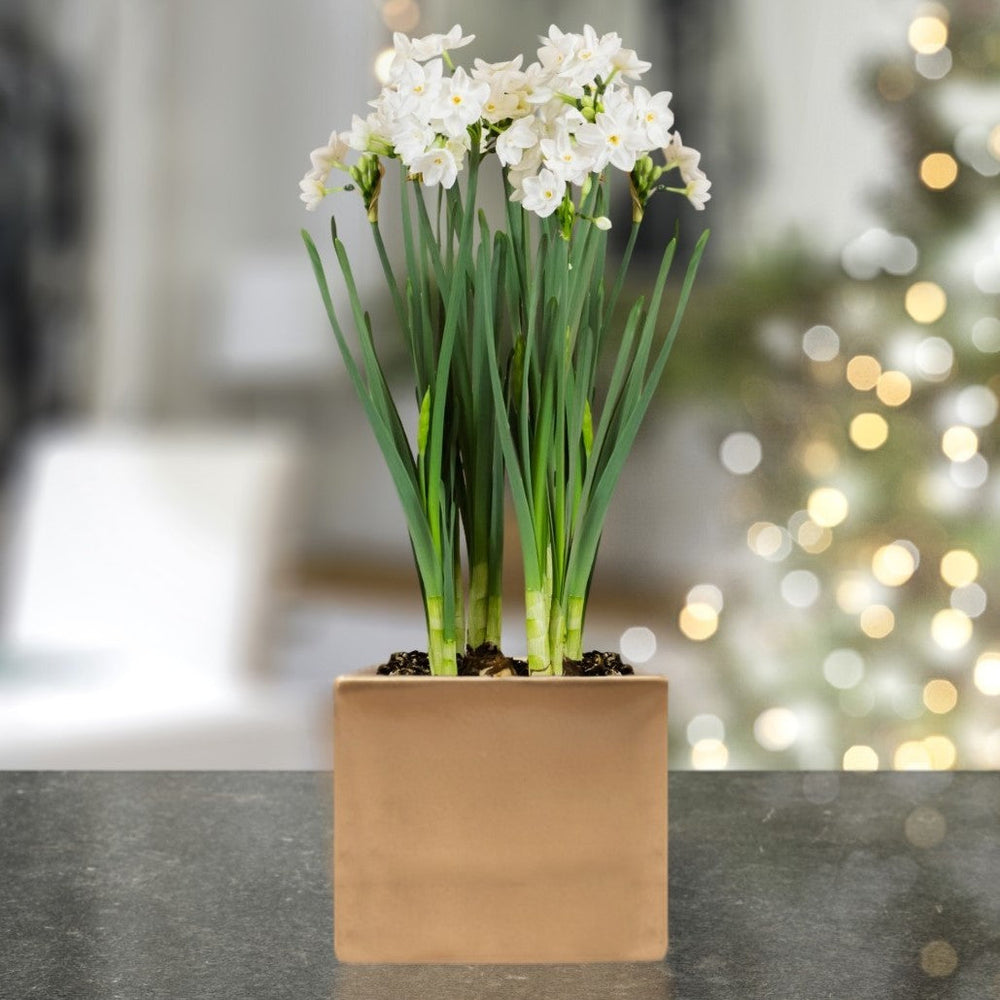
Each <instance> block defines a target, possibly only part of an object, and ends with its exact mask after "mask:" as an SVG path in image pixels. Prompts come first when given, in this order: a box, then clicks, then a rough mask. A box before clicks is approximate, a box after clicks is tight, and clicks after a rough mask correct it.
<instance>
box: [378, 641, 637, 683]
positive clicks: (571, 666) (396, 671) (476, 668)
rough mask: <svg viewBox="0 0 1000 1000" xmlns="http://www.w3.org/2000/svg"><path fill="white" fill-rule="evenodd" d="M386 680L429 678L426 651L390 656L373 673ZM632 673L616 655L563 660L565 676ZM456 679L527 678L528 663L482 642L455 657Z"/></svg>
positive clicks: (601, 654)
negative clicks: (395, 678)
mask: <svg viewBox="0 0 1000 1000" xmlns="http://www.w3.org/2000/svg"><path fill="white" fill-rule="evenodd" d="M376 672H377V673H378V674H380V675H381V676H386V677H416V676H428V677H429V676H430V672H431V667H430V660H429V659H428V656H427V654H426V653H425V652H422V651H421V650H417V649H413V650H410V652H408V653H393V654H392V656H390V657H389V661H388V662H387V663H383V664H382V666H380V667H379V668H378V670H377V671H376ZM633 673H635V671H634V670H633V669H632V668H631V667H630V666H628V665H627V664H626V663H623V662H622V658H621V657H620V656H619V655H618V654H617V653H602V652H599V651H598V650H592V651H591V652H589V653H584V654H583V659H582V660H570V659H564V660H563V676H564V677H611V676H624V675H627V674H633ZM458 675H459V677H527V676H528V664H527V663H526V662H525V661H524V660H518V659H514V658H513V657H510V656H505V655H504V654H503V653H502V652H501V651H500V650H499V649H498V648H497V647H496V646H495V645H493V643H491V642H484V643H483V644H482V645H481V646H477V647H476V648H475V649H472V648H471V647H469V648H467V649H466V651H465V652H464V653H459V654H458Z"/></svg>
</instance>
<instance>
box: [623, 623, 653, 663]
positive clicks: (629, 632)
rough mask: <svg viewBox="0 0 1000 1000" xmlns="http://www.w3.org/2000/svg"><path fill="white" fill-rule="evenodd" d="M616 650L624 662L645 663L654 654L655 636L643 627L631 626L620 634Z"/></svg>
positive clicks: (650, 630)
mask: <svg viewBox="0 0 1000 1000" xmlns="http://www.w3.org/2000/svg"><path fill="white" fill-rule="evenodd" d="M618 648H619V650H620V651H621V654H622V656H624V657H625V659H626V660H631V661H632V662H633V663H647V662H648V661H649V660H651V659H652V658H653V656H654V654H655V653H656V636H655V635H654V634H653V631H652V629H648V628H646V627H645V626H644V625H633V626H632V627H631V628H627V629H625V631H624V632H622V635H621V639H620V640H619V642H618Z"/></svg>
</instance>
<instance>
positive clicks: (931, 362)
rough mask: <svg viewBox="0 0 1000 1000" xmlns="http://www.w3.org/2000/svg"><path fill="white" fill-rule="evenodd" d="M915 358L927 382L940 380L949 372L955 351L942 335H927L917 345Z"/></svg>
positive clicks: (918, 368) (953, 361)
mask: <svg viewBox="0 0 1000 1000" xmlns="http://www.w3.org/2000/svg"><path fill="white" fill-rule="evenodd" d="M915 360H916V363H917V370H918V371H919V372H920V374H921V375H922V376H923V377H924V378H925V379H926V380H927V381H928V382H942V381H944V379H946V378H947V377H948V376H949V375H950V374H951V369H952V365H954V363H955V351H954V348H952V346H951V344H949V343H948V341H947V340H945V339H944V338H943V337H927V338H926V339H925V340H922V341H921V342H920V343H919V344H918V345H917V352H916V358H915Z"/></svg>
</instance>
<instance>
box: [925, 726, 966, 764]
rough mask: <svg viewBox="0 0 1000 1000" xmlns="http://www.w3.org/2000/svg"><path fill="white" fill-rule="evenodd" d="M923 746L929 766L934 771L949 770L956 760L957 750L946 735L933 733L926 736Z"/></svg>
mask: <svg viewBox="0 0 1000 1000" xmlns="http://www.w3.org/2000/svg"><path fill="white" fill-rule="evenodd" d="M923 744H924V748H925V749H926V750H927V754H928V756H929V757H930V759H931V767H932V768H933V769H934V770H935V771H950V770H951V769H952V768H953V767H954V766H955V761H956V760H958V751H957V750H956V749H955V744H954V743H952V742H951V740H950V739H948V737H947V736H941V735H940V734H937V733H936V734H935V735H933V736H928V737H926V738H925V739H924V741H923Z"/></svg>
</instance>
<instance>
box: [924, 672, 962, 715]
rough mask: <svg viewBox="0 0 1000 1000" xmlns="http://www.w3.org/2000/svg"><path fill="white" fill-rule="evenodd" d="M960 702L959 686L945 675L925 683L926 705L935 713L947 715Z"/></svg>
mask: <svg viewBox="0 0 1000 1000" xmlns="http://www.w3.org/2000/svg"><path fill="white" fill-rule="evenodd" d="M957 704H958V688H956V687H955V685H954V684H952V682H951V681H949V680H945V679H944V678H943V677H938V678H935V679H934V680H932V681H928V682H927V683H926V684H925V685H924V705H925V706H926V707H927V710H928V711H930V712H933V713H934V714H935V715H946V714H947V713H948V712H950V711H951V710H952V709H953V708H954V707H955V706H956V705H957Z"/></svg>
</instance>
